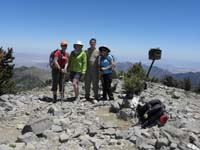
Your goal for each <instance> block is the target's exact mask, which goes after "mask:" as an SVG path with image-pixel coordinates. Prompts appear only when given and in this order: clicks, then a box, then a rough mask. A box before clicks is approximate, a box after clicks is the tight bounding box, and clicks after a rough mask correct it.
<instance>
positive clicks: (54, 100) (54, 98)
mask: <svg viewBox="0 0 200 150" xmlns="http://www.w3.org/2000/svg"><path fill="white" fill-rule="evenodd" d="M56 102H57V95H54V96H53V103H56Z"/></svg>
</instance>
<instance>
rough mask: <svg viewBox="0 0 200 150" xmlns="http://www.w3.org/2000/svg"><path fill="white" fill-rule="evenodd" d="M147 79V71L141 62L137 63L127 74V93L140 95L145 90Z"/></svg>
mask: <svg viewBox="0 0 200 150" xmlns="http://www.w3.org/2000/svg"><path fill="white" fill-rule="evenodd" d="M145 79H146V74H145V71H144V69H143V67H142V64H141V63H136V64H134V65H133V67H132V68H130V69H129V70H128V72H127V74H125V78H124V88H125V90H126V93H127V94H129V93H133V94H137V95H139V94H140V93H141V92H142V91H143V90H144V81H145Z"/></svg>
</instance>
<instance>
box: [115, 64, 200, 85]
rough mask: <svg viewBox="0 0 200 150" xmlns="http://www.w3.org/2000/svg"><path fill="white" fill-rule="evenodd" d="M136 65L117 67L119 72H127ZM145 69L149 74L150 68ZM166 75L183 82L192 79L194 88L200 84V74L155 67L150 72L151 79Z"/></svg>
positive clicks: (118, 65) (119, 65)
mask: <svg viewBox="0 0 200 150" xmlns="http://www.w3.org/2000/svg"><path fill="white" fill-rule="evenodd" d="M133 64H134V63H131V62H119V63H117V65H116V70H117V71H121V70H122V71H125V72H126V71H127V70H128V69H129V68H130V67H132V66H133ZM143 68H144V69H145V71H146V72H147V71H148V69H149V66H147V65H143ZM165 75H171V76H173V77H174V78H175V79H177V80H183V79H185V78H190V80H191V82H192V84H193V86H194V87H196V86H197V85H198V84H199V83H200V72H195V73H194V72H186V73H175V74H174V73H172V72H170V71H168V70H165V69H162V68H159V67H157V66H153V67H152V70H151V72H150V77H156V78H159V79H162V78H163V77H164V76H165Z"/></svg>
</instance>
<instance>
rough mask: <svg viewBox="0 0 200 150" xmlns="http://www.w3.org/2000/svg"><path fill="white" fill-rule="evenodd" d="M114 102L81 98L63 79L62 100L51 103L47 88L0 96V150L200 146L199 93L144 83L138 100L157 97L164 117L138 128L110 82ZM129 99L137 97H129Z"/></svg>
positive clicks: (183, 149) (180, 149)
mask: <svg viewBox="0 0 200 150" xmlns="http://www.w3.org/2000/svg"><path fill="white" fill-rule="evenodd" d="M113 83H114V84H115V92H114V96H115V100H114V101H95V100H93V101H91V102H89V101H86V100H85V99H84V85H83V84H82V83H80V85H79V86H80V93H81V94H82V95H81V99H80V101H73V98H72V97H73V95H74V93H73V88H72V84H71V83H70V82H68V83H66V88H65V89H66V93H65V97H66V98H65V99H64V100H63V101H58V102H57V103H52V99H51V96H52V94H51V91H50V87H45V88H42V89H40V88H36V89H33V90H31V91H26V92H24V93H23V92H21V93H19V94H17V95H2V96H1V97H0V150H113V149H115V150H129V149H130V150H137V149H139V150H155V149H161V150H200V96H199V95H197V94H195V93H192V92H185V91H183V90H180V89H176V88H169V87H166V86H163V85H160V84H155V83H147V89H146V90H145V91H143V92H142V93H141V95H140V97H139V98H138V99H139V101H140V102H141V103H144V102H148V101H150V100H152V99H159V100H161V101H162V102H163V103H164V104H165V105H166V110H167V113H168V115H169V120H168V122H167V124H166V125H165V126H164V127H161V128H158V127H157V126H155V127H152V128H146V129H141V127H140V126H139V125H137V124H136V123H137V118H135V111H134V110H135V109H134V106H135V104H134V103H133V100H125V99H123V97H124V93H123V89H122V86H121V81H120V80H115V81H114V82H113ZM134 99H136V98H135V97H134Z"/></svg>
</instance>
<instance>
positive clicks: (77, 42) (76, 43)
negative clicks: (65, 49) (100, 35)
mask: <svg viewBox="0 0 200 150" xmlns="http://www.w3.org/2000/svg"><path fill="white" fill-rule="evenodd" d="M74 45H82V46H83V43H82V42H81V41H76V42H75V43H74Z"/></svg>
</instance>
